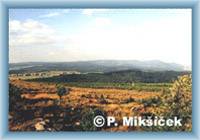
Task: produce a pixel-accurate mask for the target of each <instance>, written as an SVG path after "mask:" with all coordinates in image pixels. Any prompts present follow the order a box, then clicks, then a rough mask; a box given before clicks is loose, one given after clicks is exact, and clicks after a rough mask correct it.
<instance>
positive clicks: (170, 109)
mask: <svg viewBox="0 0 200 140" xmlns="http://www.w3.org/2000/svg"><path fill="white" fill-rule="evenodd" d="M170 91H171V92H170V94H165V95H164V98H163V104H164V107H165V110H167V113H166V112H165V113H164V115H165V116H166V117H168V118H169V117H174V116H177V117H178V118H181V119H182V125H183V126H182V127H181V128H172V130H181V131H191V130H192V76H191V75H184V76H180V77H178V79H177V80H176V81H175V82H174V84H173V86H172V88H171V89H170Z"/></svg>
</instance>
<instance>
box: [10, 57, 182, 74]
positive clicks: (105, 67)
mask: <svg viewBox="0 0 200 140" xmlns="http://www.w3.org/2000/svg"><path fill="white" fill-rule="evenodd" d="M136 69H137V70H142V71H184V66H182V65H179V64H175V63H165V62H162V61H158V60H151V61H138V60H95V61H76V62H25V63H11V64H9V71H10V73H23V72H37V71H55V70H58V71H79V72H82V73H87V72H89V73H90V72H100V73H101V72H102V73H104V72H112V71H122V70H136Z"/></svg>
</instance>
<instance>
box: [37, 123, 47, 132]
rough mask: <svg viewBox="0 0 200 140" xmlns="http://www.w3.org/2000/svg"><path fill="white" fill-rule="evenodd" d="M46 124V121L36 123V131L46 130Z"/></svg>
mask: <svg viewBox="0 0 200 140" xmlns="http://www.w3.org/2000/svg"><path fill="white" fill-rule="evenodd" d="M44 125H45V122H44V121H41V122H38V123H36V124H35V129H36V131H44V130H45V128H44Z"/></svg>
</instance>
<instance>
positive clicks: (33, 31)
mask: <svg viewBox="0 0 200 140" xmlns="http://www.w3.org/2000/svg"><path fill="white" fill-rule="evenodd" d="M55 36H56V31H55V30H54V29H53V28H51V27H49V26H48V25H46V24H43V23H41V22H38V21H36V20H30V19H29V20H26V21H24V22H22V21H18V20H11V21H9V46H11V47H12V46H15V47H20V46H33V45H40V46H42V45H52V44H53V43H55V42H56V38H55Z"/></svg>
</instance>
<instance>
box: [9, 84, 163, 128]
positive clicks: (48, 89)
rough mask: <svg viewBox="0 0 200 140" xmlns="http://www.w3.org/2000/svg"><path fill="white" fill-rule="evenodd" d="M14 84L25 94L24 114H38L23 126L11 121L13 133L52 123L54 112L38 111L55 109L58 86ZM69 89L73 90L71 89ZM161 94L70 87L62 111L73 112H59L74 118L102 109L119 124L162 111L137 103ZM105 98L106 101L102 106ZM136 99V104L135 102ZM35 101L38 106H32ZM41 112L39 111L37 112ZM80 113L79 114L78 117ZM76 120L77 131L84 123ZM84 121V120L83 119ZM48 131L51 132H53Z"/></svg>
mask: <svg viewBox="0 0 200 140" xmlns="http://www.w3.org/2000/svg"><path fill="white" fill-rule="evenodd" d="M10 83H11V84H13V85H15V86H16V87H19V88H20V89H23V93H22V94H21V98H22V99H23V100H24V101H27V102H25V103H24V110H33V108H34V109H36V111H35V112H34V113H33V112H32V113H30V114H28V113H27V114H24V115H34V117H31V119H25V120H22V121H21V122H20V123H16V121H12V119H10V121H9V128H10V130H12V131H21V130H25V131H26V130H33V129H34V127H37V125H38V123H40V122H43V123H45V124H46V123H47V122H49V119H47V118H50V117H51V116H52V117H53V116H55V115H54V114H51V113H52V112H47V113H42V115H43V116H42V115H41V113H39V112H38V114H39V115H37V111H39V110H41V109H45V108H49V107H52V106H55V101H56V100H59V96H58V95H57V92H56V85H55V84H47V83H40V82H26V81H23V80H10ZM68 88H69V87H68ZM159 94H160V93H159V92H144V91H135V90H122V89H93V88H78V87H70V93H69V94H68V95H64V96H62V100H61V102H60V104H59V106H60V108H62V109H64V110H67V109H69V108H70V110H71V111H70V112H69V114H66V112H65V114H62V113H60V112H59V111H58V110H57V111H58V112H57V113H58V114H59V113H60V115H61V117H62V115H67V116H68V117H73V116H74V115H81V114H77V112H76V111H77V110H78V109H80V108H81V109H84V108H90V107H93V108H94V107H95V108H100V109H101V110H103V111H104V112H106V114H107V115H108V116H115V118H116V120H120V119H121V118H122V117H123V116H133V115H137V114H140V113H144V112H152V113H153V112H154V111H156V110H158V109H159V107H144V105H143V104H142V103H141V102H137V101H135V100H138V101H140V100H143V99H147V100H148V99H149V98H154V97H158V96H159ZM102 98H103V99H104V100H103V102H102ZM133 99H134V100H133ZM30 101H34V102H30ZM37 108H39V109H38V110H37ZM134 110H136V111H134ZM75 112H76V114H75ZM12 114H13V112H10V116H11V118H12ZM78 118H79V117H77V119H74V120H73V121H74V122H71V125H73V126H76V125H77V127H78V126H79V125H80V122H79V121H80V120H78ZM79 119H80V118H79ZM132 129H133V128H127V127H123V126H120V125H119V126H118V127H113V128H112V127H111V128H104V129H103V130H105V131H129V130H132ZM134 129H139V128H134ZM48 130H50V131H51V128H49V129H48Z"/></svg>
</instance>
